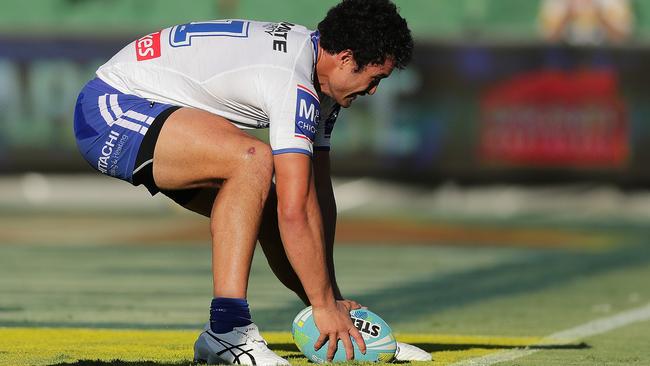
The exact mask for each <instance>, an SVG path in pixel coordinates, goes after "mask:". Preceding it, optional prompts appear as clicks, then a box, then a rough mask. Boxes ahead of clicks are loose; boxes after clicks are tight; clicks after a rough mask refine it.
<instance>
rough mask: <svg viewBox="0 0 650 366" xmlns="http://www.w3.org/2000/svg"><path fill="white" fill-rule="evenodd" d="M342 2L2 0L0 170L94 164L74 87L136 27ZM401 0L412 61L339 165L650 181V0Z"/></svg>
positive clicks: (341, 169) (362, 109)
mask: <svg viewBox="0 0 650 366" xmlns="http://www.w3.org/2000/svg"><path fill="white" fill-rule="evenodd" d="M336 2H337V1H335V0H327V1H325V0H301V1H294V0H276V1H272V2H271V1H265V0H221V1H218V0H193V1H191V2H180V1H175V0H157V1H141V0H31V1H21V0H5V1H4V2H3V11H2V12H0V80H1V81H2V82H1V83H0V173H1V174H10V173H25V172H41V173H66V172H74V173H84V172H87V173H90V172H91V171H92V170H91V168H90V167H89V166H88V165H87V163H86V162H85V161H83V160H82V158H81V157H80V156H79V154H78V153H77V150H76V146H75V142H74V136H73V133H72V114H73V110H74V103H75V99H76V97H77V93H78V92H79V90H80V88H81V87H82V85H83V84H84V83H85V82H86V81H87V80H89V79H90V78H92V77H93V73H94V70H95V69H96V68H97V67H98V66H99V65H101V64H102V63H103V62H105V61H106V60H108V58H110V57H111V56H112V55H113V54H114V53H115V52H117V51H118V50H119V49H121V48H122V47H124V46H125V45H126V44H128V43H129V42H131V41H132V40H134V39H136V38H138V37H140V36H142V35H145V34H148V33H150V32H154V31H157V30H159V29H161V28H164V27H167V26H170V25H174V24H181V23H187V22H190V21H193V20H208V19H224V18H246V19H257V20H268V21H290V22H294V23H298V24H303V25H306V26H308V27H311V28H315V27H316V25H317V23H318V21H319V20H320V19H321V18H322V17H323V16H324V14H325V12H326V11H327V9H328V8H329V7H331V6H332V5H334V4H336ZM395 2H396V4H397V5H398V6H399V7H400V9H401V13H402V15H403V16H404V17H405V18H406V19H407V20H408V22H409V24H410V26H411V29H412V30H413V33H414V35H415V39H416V50H415V54H414V59H413V63H412V66H411V67H410V68H408V69H407V70H404V71H400V72H396V73H395V74H394V76H392V77H391V78H389V79H387V80H385V81H383V82H382V84H381V86H380V88H379V91H378V92H377V94H376V95H375V96H373V97H371V98H368V97H367V98H362V99H361V100H358V101H357V102H356V103H355V106H354V107H353V108H351V109H349V110H345V111H344V112H343V113H342V114H341V117H340V118H339V121H338V122H337V125H336V127H335V129H334V133H333V139H332V144H333V150H332V159H333V168H334V172H335V174H336V175H339V176H350V177H354V176H373V177H380V178H390V179H397V180H401V181H406V182H418V183H425V184H435V183H439V182H445V181H456V182H460V183H493V182H506V183H525V184H529V183H568V182H576V181H596V182H602V183H612V184H617V185H620V186H631V187H643V186H644V185H645V184H647V183H650V170H648V169H647V168H646V167H647V166H648V164H650V123H648V116H649V115H650V108H649V107H648V106H649V105H650V104H649V103H648V96H649V94H650V80H649V79H650V72H649V71H650V66H649V65H650V64H648V62H647V59H648V54H649V53H650V0H396V1H395ZM224 57H227V56H224ZM256 135H258V136H260V137H261V138H265V137H264V136H265V133H264V132H263V131H262V132H260V133H256Z"/></svg>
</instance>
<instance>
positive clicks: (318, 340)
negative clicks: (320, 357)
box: [314, 333, 328, 351]
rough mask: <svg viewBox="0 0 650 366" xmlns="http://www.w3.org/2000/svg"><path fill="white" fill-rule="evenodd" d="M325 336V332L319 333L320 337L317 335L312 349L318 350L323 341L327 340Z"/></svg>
mask: <svg viewBox="0 0 650 366" xmlns="http://www.w3.org/2000/svg"><path fill="white" fill-rule="evenodd" d="M327 337H328V335H327V334H325V333H321V334H320V337H318V339H317V340H316V343H314V351H318V350H319V349H321V347H323V345H324V344H325V341H327Z"/></svg>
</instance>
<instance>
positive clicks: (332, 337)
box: [327, 333, 338, 361]
mask: <svg viewBox="0 0 650 366" xmlns="http://www.w3.org/2000/svg"><path fill="white" fill-rule="evenodd" d="M337 343H338V340H337V337H336V333H332V334H330V344H329V345H328V347H327V361H332V359H333V358H334V354H335V353H336V346H337Z"/></svg>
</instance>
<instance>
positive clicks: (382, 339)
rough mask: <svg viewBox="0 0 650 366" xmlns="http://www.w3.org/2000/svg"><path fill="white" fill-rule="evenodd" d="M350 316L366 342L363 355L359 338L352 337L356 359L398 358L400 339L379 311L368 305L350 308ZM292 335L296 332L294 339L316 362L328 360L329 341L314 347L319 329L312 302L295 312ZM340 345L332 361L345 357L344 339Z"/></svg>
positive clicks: (381, 359) (388, 360)
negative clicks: (365, 307) (313, 313)
mask: <svg viewBox="0 0 650 366" xmlns="http://www.w3.org/2000/svg"><path fill="white" fill-rule="evenodd" d="M350 318H352V323H353V324H354V325H355V326H356V327H357V329H359V332H360V333H361V335H362V336H363V340H364V341H365V342H366V354H365V355H364V354H362V353H361V351H359V346H357V342H355V341H354V339H352V338H351V340H352V345H353V346H354V359H355V360H356V361H370V362H390V361H392V360H393V359H394V358H395V352H396V351H397V342H396V341H395V337H394V336H393V331H392V330H391V329H390V327H389V326H388V324H386V322H385V321H384V320H383V319H382V318H380V317H379V315H377V314H375V313H373V312H372V311H370V310H368V309H356V310H352V311H350ZM291 335H293V341H294V342H295V343H296V345H297V346H298V349H300V352H302V353H303V354H304V355H305V356H306V357H307V358H308V359H309V360H311V361H313V362H316V363H325V362H327V346H328V343H329V342H326V343H325V345H323V347H321V349H320V350H318V351H315V350H314V343H316V341H317V340H318V337H319V336H320V332H319V331H318V328H316V324H315V323H314V317H313V315H312V308H311V306H310V307H308V308H306V309H304V310H302V311H301V312H300V313H298V315H296V318H295V319H294V320H293V324H292V327H291ZM337 346H338V347H337V349H336V353H335V354H334V358H333V359H332V361H333V362H342V361H346V359H345V348H344V347H343V342H342V341H341V340H339V342H338V345H337Z"/></svg>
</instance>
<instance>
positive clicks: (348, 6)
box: [74, 0, 430, 365]
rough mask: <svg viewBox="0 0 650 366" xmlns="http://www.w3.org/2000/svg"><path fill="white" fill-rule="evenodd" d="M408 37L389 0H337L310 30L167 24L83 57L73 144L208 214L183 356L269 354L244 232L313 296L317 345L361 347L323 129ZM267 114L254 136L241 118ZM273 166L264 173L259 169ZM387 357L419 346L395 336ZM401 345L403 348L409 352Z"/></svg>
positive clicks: (114, 170)
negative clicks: (200, 308) (337, 272)
mask: <svg viewBox="0 0 650 366" xmlns="http://www.w3.org/2000/svg"><path fill="white" fill-rule="evenodd" d="M412 47H413V41H412V39H411V34H410V31H409V29H408V26H407V24H406V21H405V20H404V19H403V18H402V17H401V16H400V15H399V14H398V12H397V9H396V7H395V5H393V4H392V3H391V2H390V1H389V0H344V1H343V2H342V3H340V4H338V5H337V6H335V7H334V8H332V9H331V10H330V11H329V12H328V14H327V16H326V18H325V19H324V20H323V21H322V22H321V23H320V24H319V26H318V30H316V31H311V30H308V29H306V28H305V27H303V26H300V25H295V24H291V23H286V22H283V23H271V22H258V21H248V20H216V21H202V22H191V23H187V24H182V25H176V26H173V27H170V28H167V29H163V30H161V31H159V32H155V33H152V34H149V35H147V36H145V37H143V38H141V39H138V40H136V41H135V42H133V43H131V44H129V45H128V46H126V47H125V48H124V49H122V50H121V51H120V52H118V53H117V54H116V55H115V56H114V57H113V58H111V59H110V60H109V61H108V62H107V63H106V64H104V65H102V66H101V67H100V68H99V69H98V70H97V73H96V74H97V77H96V78H95V79H93V80H91V81H90V82H88V84H87V85H86V86H85V87H84V88H83V90H82V91H81V93H80V94H79V98H78V100H77V104H76V108H75V120H74V129H75V136H76V139H77V143H78V146H79V149H80V151H81V153H82V155H83V156H84V158H85V159H86V160H87V161H88V163H89V164H90V165H91V166H93V167H94V168H95V169H97V170H98V171H100V172H102V173H104V174H106V175H110V176H113V177H116V178H119V179H122V180H125V181H128V182H130V183H132V184H133V185H140V184H142V185H144V186H145V187H147V189H148V190H149V192H151V194H152V195H153V194H157V193H158V192H161V193H163V194H164V195H166V196H168V197H169V198H171V199H172V200H174V201H175V202H177V203H178V204H180V205H181V206H183V207H185V208H187V209H189V210H192V211H195V212H198V213H200V214H202V215H204V216H206V217H209V218H210V229H211V234H212V249H213V251H212V271H213V279H214V299H213V300H212V304H211V308H210V323H209V326H208V327H206V330H205V331H204V332H203V333H201V335H200V336H199V339H198V340H197V342H196V344H195V358H196V359H197V361H209V362H219V363H230V364H257V365H260V364H261V365H266V364H268V365H272V364H275V365H284V364H288V362H287V361H286V360H284V359H282V358H281V357H279V356H277V355H276V354H275V353H274V352H272V351H271V350H269V349H268V348H267V346H266V342H264V340H263V339H262V337H261V336H260V334H259V332H258V329H257V327H256V326H255V324H254V323H253V321H252V320H251V316H250V313H249V308H248V303H247V302H246V291H247V286H248V277H249V271H250V265H251V260H252V257H253V250H254V248H255V243H256V241H257V240H258V239H259V241H260V243H261V245H262V248H263V250H264V253H265V254H266V256H267V258H268V261H269V264H270V266H271V268H272V269H273V272H274V273H275V274H276V275H277V276H278V278H279V279H280V280H281V281H282V282H283V283H284V284H285V285H286V286H288V287H289V288H291V289H292V290H293V291H295V292H296V293H297V294H298V295H299V296H300V298H301V299H302V300H303V301H304V302H305V303H307V304H311V305H312V306H313V309H314V318H315V322H316V325H317V327H318V329H319V330H320V333H321V337H320V339H319V341H318V342H317V346H318V345H321V346H322V345H323V344H325V342H327V341H329V345H330V346H329V348H328V357H329V358H330V359H331V357H333V354H334V352H335V348H336V344H337V341H338V340H339V339H340V340H342V342H343V345H344V347H345V351H346V354H347V357H348V359H350V358H352V356H353V347H352V340H354V341H355V342H357V344H358V345H359V347H360V349H361V350H362V351H363V350H364V349H365V344H364V342H363V338H362V337H361V335H360V333H359V331H358V330H357V329H356V328H355V327H354V325H353V324H352V322H351V320H350V317H349V310H350V309H351V308H354V307H358V306H359V305H358V304H357V303H355V302H354V301H350V300H345V299H344V298H343V296H342V295H341V293H340V291H339V289H338V286H337V284H336V279H335V276H334V263H333V259H332V252H333V244H334V230H335V221H336V208H335V201H334V195H333V193H332V185H331V181H330V174H329V146H330V143H329V140H330V134H331V132H332V128H333V125H334V122H335V121H336V117H337V115H338V113H339V109H340V108H341V107H343V108H347V107H349V106H350V105H351V104H352V102H353V100H354V99H355V98H357V97H358V96H361V95H366V94H370V95H372V94H374V93H375V91H376V90H377V87H378V85H379V82H380V80H381V79H383V78H386V77H388V76H389V75H390V74H391V72H392V71H393V69H394V68H403V67H405V66H406V64H407V63H408V61H409V59H410V57H411V51H412ZM267 127H268V128H269V141H270V144H266V143H264V142H262V141H260V140H258V139H256V138H254V137H251V136H249V135H248V134H246V133H244V132H243V131H241V129H247V128H267ZM274 174H275V184H273V182H272V178H273V175H274ZM399 348H400V352H399V354H398V359H402V360H413V359H418V358H420V359H427V358H428V357H430V356H429V355H428V354H427V353H426V352H424V351H421V350H419V349H417V348H415V347H413V346H409V345H404V344H399ZM409 351H410V352H409Z"/></svg>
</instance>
